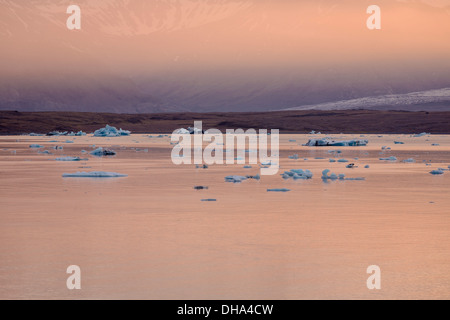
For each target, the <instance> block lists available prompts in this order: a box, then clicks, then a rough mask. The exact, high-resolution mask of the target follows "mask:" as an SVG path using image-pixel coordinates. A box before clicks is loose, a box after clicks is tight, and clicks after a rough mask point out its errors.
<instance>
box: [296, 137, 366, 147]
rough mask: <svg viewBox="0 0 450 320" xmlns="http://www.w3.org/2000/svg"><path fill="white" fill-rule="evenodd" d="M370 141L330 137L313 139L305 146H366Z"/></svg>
mask: <svg viewBox="0 0 450 320" xmlns="http://www.w3.org/2000/svg"><path fill="white" fill-rule="evenodd" d="M368 143H369V141H368V140H347V141H335V140H329V139H311V140H309V141H308V142H307V143H306V144H304V146H309V147H327V146H342V147H359V146H366V145H367V144H368Z"/></svg>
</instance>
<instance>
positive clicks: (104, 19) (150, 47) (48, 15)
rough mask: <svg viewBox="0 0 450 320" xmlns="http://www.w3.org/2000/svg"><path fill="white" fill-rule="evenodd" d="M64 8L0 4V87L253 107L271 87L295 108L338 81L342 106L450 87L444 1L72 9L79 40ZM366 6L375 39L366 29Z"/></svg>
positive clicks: (449, 8)
mask: <svg viewBox="0 0 450 320" xmlns="http://www.w3.org/2000/svg"><path fill="white" fill-rule="evenodd" d="M426 3H428V4H432V5H433V6H431V5H427V4H426ZM68 4H69V2H68V1H50V0H31V1H30V0H22V1H20V0H14V1H7V0H0V39H1V43H2V50H1V51H0V59H1V60H0V61H1V64H0V73H1V76H0V80H1V81H3V82H5V81H6V82H8V81H10V80H11V81H12V79H14V80H15V81H17V82H18V83H21V82H27V81H28V84H27V85H28V87H27V88H34V87H35V84H36V86H39V85H43V84H47V85H48V86H52V85H53V86H57V87H58V88H63V87H64V86H65V85H67V86H69V85H71V84H70V81H75V80H74V79H78V78H83V77H89V78H91V79H92V78H93V79H96V80H95V81H96V82H97V83H105V85H106V84H107V83H108V82H111V86H117V85H118V84H113V82H114V81H113V80H112V78H116V77H117V78H126V79H131V81H133V83H134V84H136V86H137V87H138V88H139V90H142V91H145V92H147V93H149V94H152V96H155V97H157V98H158V99H161V100H162V101H169V102H170V103H172V104H179V102H180V101H191V102H189V103H191V104H193V105H195V103H196V100H195V99H194V98H193V97H195V96H199V97H200V96H203V97H204V98H205V99H207V100H208V101H210V100H211V99H213V97H211V96H208V97H206V96H207V95H208V94H207V93H205V91H208V92H209V93H210V95H212V94H213V93H214V92H217V95H216V96H217V97H220V95H221V94H222V95H224V96H227V95H228V93H229V92H230V91H233V92H234V94H235V95H236V96H239V97H240V98H239V99H240V101H241V102H240V103H244V102H243V101H244V100H245V99H244V100H242V99H243V96H249V97H250V98H249V101H248V103H249V104H252V103H253V102H252V101H253V100H254V99H253V100H252V99H251V97H252V96H254V95H255V94H260V93H261V92H263V91H264V90H266V91H267V92H278V94H279V95H280V96H285V97H286V98H285V99H282V101H280V104H289V105H290V106H291V105H292V104H295V103H297V102H296V99H300V98H301V97H300V98H299V97H298V94H295V95H292V97H290V92H294V91H296V90H309V91H308V94H305V99H306V100H305V101H298V103H303V102H305V103H306V102H307V103H310V102H314V101H309V100H311V99H312V100H314V99H316V98H317V97H318V96H319V92H320V91H323V90H324V92H325V93H324V99H325V100H327V99H334V98H335V95H336V92H341V91H342V90H341V89H340V88H341V87H340V86H342V85H343V83H345V84H346V89H345V90H347V91H346V93H345V94H344V96H342V95H341V96H340V97H338V98H342V97H345V96H346V95H349V96H350V97H351V98H353V97H358V96H360V95H363V94H370V93H371V92H373V93H374V94H376V93H383V92H397V91H401V92H405V91H409V90H417V89H421V88H423V89H427V88H435V87H442V86H446V85H449V84H450V79H449V77H450V75H449V73H448V70H449V69H450V58H449V57H450V41H448V40H449V39H450V0H448V1H447V0H445V1H444V0H435V1H431V0H430V1H425V0H424V1H392V0H380V1H365V0H322V1H317V0H304V1H300V0H222V1H221V0H217V1H206V0H178V1H175V0H165V1H164V0H159V1H157V0H116V1H111V0H110V1H106V0H77V1H70V4H78V5H79V6H80V7H81V9H82V28H81V30H80V31H69V30H68V29H67V28H66V19H67V17H68V14H66V8H67V6H68ZM371 4H378V5H379V6H380V7H381V10H382V30H375V31H374V30H368V29H367V27H366V20H367V18H368V16H369V15H368V14H367V13H366V9H367V7H368V5H371ZM418 75H420V76H421V77H422V78H421V79H419V77H418ZM37 79H39V80H37ZM119 82H120V83H122V82H121V81H119ZM119 82H118V83H119ZM336 82H341V83H340V84H339V85H338V84H336ZM30 83H31V84H30ZM294 84H295V85H294ZM121 85H123V84H121ZM290 87H291V88H290ZM27 90H28V89H27ZM29 90H32V89H29ZM29 90H28V91H29ZM224 90H225V93H224V92H223V91H224ZM10 91H11V90H10ZM10 91H8V92H9V93H4V95H7V94H10ZM219 91H221V92H222V93H219ZM316 91H317V94H316V93H315V94H313V95H312V96H311V97H310V98H307V96H308V95H311V94H310V93H311V92H316ZM352 92H353V93H352ZM0 93H1V92H0ZM288 96H289V97H288ZM217 99H219V100H220V99H222V98H217ZM261 99H262V100H264V98H261ZM308 99H309V100H308ZM213 100H214V99H213ZM300 100H301V99H300ZM198 103H199V104H202V101H198ZM220 103H224V102H223V101H222V102H220V101H217V104H220ZM271 103H272V102H271ZM273 103H277V101H274V102H273ZM208 104H214V101H211V102H208ZM257 104H258V105H259V102H258V103H257ZM280 107H281V106H280Z"/></svg>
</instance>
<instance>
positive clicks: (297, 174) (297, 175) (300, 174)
mask: <svg viewBox="0 0 450 320" xmlns="http://www.w3.org/2000/svg"><path fill="white" fill-rule="evenodd" d="M281 176H282V177H283V179H290V178H293V179H294V180H298V179H302V180H308V179H312V177H313V173H312V172H311V171H310V170H302V169H292V170H291V171H285V172H284V173H283V174H282V175H281Z"/></svg>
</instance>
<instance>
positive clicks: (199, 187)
mask: <svg viewBox="0 0 450 320" xmlns="http://www.w3.org/2000/svg"><path fill="white" fill-rule="evenodd" d="M194 189H195V190H208V187H205V186H195V187H194Z"/></svg>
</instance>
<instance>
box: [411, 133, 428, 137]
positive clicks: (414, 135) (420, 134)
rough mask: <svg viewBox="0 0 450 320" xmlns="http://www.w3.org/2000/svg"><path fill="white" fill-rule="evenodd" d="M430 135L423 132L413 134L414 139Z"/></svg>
mask: <svg viewBox="0 0 450 320" xmlns="http://www.w3.org/2000/svg"><path fill="white" fill-rule="evenodd" d="M429 134H430V133H426V132H422V133H418V134H413V135H412V137H413V138H420V137H423V136H426V135H429Z"/></svg>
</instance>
